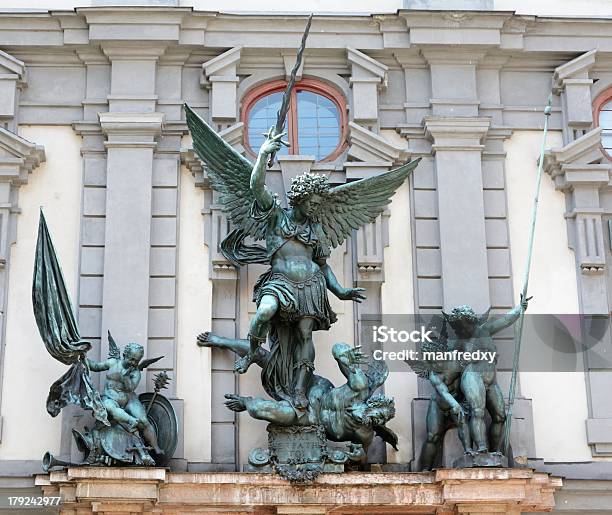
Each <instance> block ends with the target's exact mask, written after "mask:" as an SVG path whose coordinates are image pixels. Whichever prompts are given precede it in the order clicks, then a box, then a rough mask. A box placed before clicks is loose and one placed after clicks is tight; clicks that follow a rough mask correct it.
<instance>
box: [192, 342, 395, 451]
mask: <svg viewBox="0 0 612 515" xmlns="http://www.w3.org/2000/svg"><path fill="white" fill-rule="evenodd" d="M198 343H199V344H200V345H201V346H204V347H216V348H221V349H229V350H231V351H233V352H235V353H236V354H238V355H239V356H244V355H246V353H247V352H249V351H250V347H249V342H248V340H237V339H230V338H223V337H220V336H216V335H214V334H212V333H204V334H202V335H200V337H199V338H198ZM332 354H333V356H334V359H335V360H336V363H337V364H338V367H339V368H340V371H341V372H342V375H344V377H345V378H346V380H347V382H346V383H345V384H343V385H342V386H338V387H334V385H333V384H332V383H331V382H330V381H329V380H327V379H325V378H324V377H321V376H318V375H316V374H315V375H314V376H313V380H312V381H311V383H310V388H309V390H308V392H307V395H308V399H309V403H308V408H307V410H306V411H302V410H296V409H294V407H293V406H292V404H291V403H290V402H288V401H286V400H280V401H276V400H268V399H262V398H259V397H255V398H254V397H246V396H240V395H233V394H228V395H226V396H225V397H226V398H227V399H228V400H227V401H226V403H225V404H226V406H227V407H228V408H229V409H231V410H232V411H237V412H240V411H248V413H249V415H251V416H252V417H253V418H256V419H259V420H266V421H268V422H271V423H273V424H276V425H279V426H309V425H322V426H323V428H324V429H325V434H326V436H327V438H328V439H329V440H331V441H334V442H350V443H349V446H348V450H347V451H345V452H346V454H347V455H348V456H349V458H350V459H351V460H352V461H354V462H359V461H362V460H363V459H364V458H365V457H366V454H367V450H368V447H369V446H370V444H371V443H372V440H373V439H374V436H375V435H378V436H380V437H381V438H383V440H385V441H386V442H387V443H389V444H391V445H392V446H393V448H395V449H396V448H397V440H398V439H397V435H396V434H395V433H394V432H393V431H392V430H391V429H389V428H387V427H386V426H385V424H386V423H387V422H388V421H389V420H391V419H392V418H393V417H394V416H395V405H394V401H393V399H390V398H388V397H385V396H384V395H375V394H374V392H375V391H376V389H377V388H378V387H379V386H381V385H382V384H383V383H384V382H385V380H386V378H387V376H388V375H389V369H388V368H387V366H386V365H385V363H384V362H383V361H377V360H373V359H368V358H367V357H366V356H365V355H363V354H362V353H361V352H360V350H359V348H353V347H350V346H349V345H346V344H345V343H336V344H334V346H333V348H332ZM272 356H273V355H272V354H271V353H270V352H269V351H267V350H265V349H263V348H261V347H260V348H258V349H257V350H256V352H255V355H254V356H253V361H254V362H255V363H257V364H258V365H259V366H261V367H262V368H265V366H266V364H267V361H268V360H269V359H271V358H272Z"/></svg>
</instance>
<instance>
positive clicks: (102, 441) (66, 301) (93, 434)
mask: <svg viewBox="0 0 612 515" xmlns="http://www.w3.org/2000/svg"><path fill="white" fill-rule="evenodd" d="M32 303H33V307H34V316H35V318H36V323H37V325H38V330H39V332H40V335H41V338H42V339H43V342H44V344H45V347H46V348H47V350H48V351H49V354H51V356H53V357H54V358H55V359H56V360H58V361H60V362H61V363H64V364H66V365H70V368H69V369H68V371H67V372H66V373H65V374H64V375H63V376H62V377H60V378H59V379H58V380H57V381H55V382H54V383H53V385H51V388H50V389H49V395H48V397H47V411H48V413H49V414H50V415H51V416H52V417H56V416H57V415H58V414H59V413H60V411H61V410H62V408H64V407H65V406H67V405H68V404H76V405H79V406H81V407H82V408H84V409H86V410H91V411H92V413H93V417H94V419H95V422H94V427H93V428H92V429H91V431H90V430H88V429H87V428H85V431H84V432H81V431H78V430H76V429H73V431H72V432H73V435H74V437H75V440H76V442H77V446H78V447H79V450H81V451H82V452H84V453H85V463H87V464H89V465H115V464H120V465H130V464H133V465H155V464H157V465H160V464H165V463H166V462H167V460H168V459H169V458H171V457H172V453H173V452H174V449H175V448H176V443H177V422H176V415H175V414H174V410H173V408H172V405H171V404H170V403H169V401H168V400H167V399H166V398H165V397H163V396H161V395H158V394H159V391H160V390H161V389H163V388H165V387H166V383H167V381H168V376H167V375H166V374H165V372H160V373H159V374H158V375H157V376H156V378H155V381H154V384H155V392H154V393H144V394H141V395H138V394H137V393H136V388H137V387H138V385H139V383H140V379H141V374H142V371H143V370H144V369H146V368H147V367H148V366H150V365H152V364H153V363H155V362H156V361H159V360H160V359H161V357H157V358H151V359H143V357H144V349H143V347H142V345H139V344H137V343H128V344H127V345H126V346H125V348H124V349H123V355H122V354H121V351H120V349H119V346H118V345H117V343H116V342H115V340H114V338H113V337H112V335H111V334H110V332H109V333H108V343H109V356H108V358H107V359H106V360H103V361H94V360H92V359H89V358H88V357H87V352H88V351H89V350H91V343H90V342H88V341H85V340H83V339H82V338H81V335H80V331H79V327H78V324H77V322H76V319H75V317H74V314H73V310H72V304H71V302H70V297H69V295H68V291H67V289H66V284H65V282H64V277H63V275H62V271H61V268H60V266H59V262H58V260H57V256H56V253H55V249H54V247H53V242H52V241H51V236H50V234H49V230H48V228H47V223H46V221H45V217H44V215H43V213H42V211H41V213H40V222H39V228H38V241H37V245H36V258H35V266H34V280H33V284H32ZM91 371H94V372H103V371H105V372H106V381H105V385H104V391H103V393H102V395H100V394H99V392H98V391H97V390H96V388H95V387H94V385H93V382H92V378H91V373H90V372H91ZM145 403H146V407H145ZM55 465H70V464H69V463H66V462H61V461H59V460H57V459H55V458H54V457H53V456H51V454H50V453H47V454H46V455H45V458H44V460H43V466H44V467H45V468H46V469H48V468H50V467H52V466H55Z"/></svg>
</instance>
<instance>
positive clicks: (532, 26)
mask: <svg viewBox="0 0 612 515" xmlns="http://www.w3.org/2000/svg"><path fill="white" fill-rule="evenodd" d="M0 16H2V17H3V18H6V19H9V18H10V23H6V24H5V25H3V27H1V28H0V46H2V47H10V48H15V47H36V48H45V49H47V50H51V49H52V48H58V47H61V46H63V45H85V44H87V43H88V42H89V43H91V42H99V41H113V40H114V41H136V40H140V41H157V42H167V43H173V44H178V45H188V46H190V47H191V46H198V45H199V46H201V45H203V44H204V43H205V42H206V43H208V45H209V46H212V47H219V48H228V47H236V46H245V47H265V46H266V45H269V43H267V42H268V41H269V40H270V37H271V36H274V38H275V41H278V43H277V44H276V45H275V47H274V48H276V49H278V48H294V47H295V46H296V41H299V37H300V35H301V33H302V31H303V21H304V19H305V16H304V15H303V14H297V13H296V14H295V15H287V14H282V15H280V16H279V15H275V14H273V13H264V14H259V15H246V14H245V15H242V16H240V17H237V16H236V15H233V14H220V13H218V12H193V11H192V9H191V8H189V7H187V8H186V7H151V6H140V7H80V8H77V9H76V10H73V11H68V10H63V11H47V10H39V11H31V12H19V13H16V12H0ZM281 16H282V18H281ZM280 19H282V22H283V24H284V25H283V32H282V33H279V32H278V31H275V23H276V22H278V21H279V20H280ZM263 24H265V25H266V26H269V28H266V29H263V30H262V25H263ZM402 25H403V28H402ZM611 25H612V21H611V20H610V19H601V18H600V19H596V18H592V19H585V18H578V17H575V18H570V17H567V18H543V17H540V18H538V17H534V16H523V15H513V14H512V13H508V12H498V11H487V12H469V13H464V12H456V11H437V12H435V11H426V12H424V11H412V10H400V11H399V12H398V13H397V14H386V15H384V16H382V17H381V16H380V15H341V14H338V15H326V16H317V17H315V19H314V22H313V30H312V31H311V35H310V38H309V41H308V46H309V48H310V49H317V48H330V38H334V37H336V38H340V39H341V40H342V44H341V46H342V47H344V48H346V47H352V48H355V47H357V46H358V47H359V48H363V49H373V50H374V49H385V48H388V49H393V50H395V49H405V48H410V47H411V46H420V45H436V46H448V45H461V46H462V47H464V48H466V47H470V48H474V49H477V48H479V47H480V48H490V47H498V48H502V49H505V50H513V51H524V52H529V53H540V52H556V53H558V52H560V51H563V50H567V49H571V50H570V51H573V52H581V51H582V52H588V51H590V50H591V49H592V48H593V40H594V39H596V40H597V46H598V49H599V52H601V53H602V54H605V53H606V52H611V51H612V35H611V34H612V32H611V31H610V26H611ZM332 29H333V30H332ZM332 33H333V34H332ZM205 36H206V37H205ZM279 38H280V39H279ZM562 41H564V42H565V43H562ZM262 43H263V44H262Z"/></svg>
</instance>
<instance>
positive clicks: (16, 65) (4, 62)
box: [0, 50, 27, 85]
mask: <svg viewBox="0 0 612 515" xmlns="http://www.w3.org/2000/svg"><path fill="white" fill-rule="evenodd" d="M2 68H4V70H2ZM0 73H3V74H13V75H15V78H16V79H17V81H18V82H19V83H20V84H23V85H25V83H26V82H27V79H26V67H25V63H23V62H22V61H20V60H19V59H16V58H15V57H13V56H12V55H10V54H7V53H6V52H3V51H2V50H0Z"/></svg>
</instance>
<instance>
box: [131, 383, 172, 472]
mask: <svg viewBox="0 0 612 515" xmlns="http://www.w3.org/2000/svg"><path fill="white" fill-rule="evenodd" d="M138 398H139V399H140V402H142V404H143V406H144V407H145V410H147V417H148V418H149V421H150V422H151V424H152V425H153V428H154V429H155V433H156V434H157V444H158V445H159V447H160V449H162V450H163V451H164V454H163V455H161V456H159V455H157V454H154V453H151V455H152V456H153V458H154V459H155V463H156V464H157V465H162V466H163V465H167V464H168V463H169V462H170V459H172V456H173V455H174V451H175V450H176V446H177V445H178V420H177V419H176V413H175V412H174V408H173V407H172V404H170V401H169V400H168V399H166V397H164V396H163V395H160V394H159V393H158V394H157V395H155V394H154V393H151V392H147V393H141V394H140V395H139V396H138Z"/></svg>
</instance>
